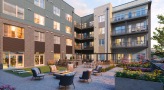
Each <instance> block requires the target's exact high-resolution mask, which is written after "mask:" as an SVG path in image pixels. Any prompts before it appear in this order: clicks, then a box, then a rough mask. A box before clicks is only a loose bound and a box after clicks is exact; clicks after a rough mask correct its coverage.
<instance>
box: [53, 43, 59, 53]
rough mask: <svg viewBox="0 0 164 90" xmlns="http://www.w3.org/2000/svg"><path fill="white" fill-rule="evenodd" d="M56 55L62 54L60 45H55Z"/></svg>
mask: <svg viewBox="0 0 164 90" xmlns="http://www.w3.org/2000/svg"><path fill="white" fill-rule="evenodd" d="M54 53H60V45H59V44H54Z"/></svg>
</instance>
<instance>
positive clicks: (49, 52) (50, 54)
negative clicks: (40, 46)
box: [44, 32, 54, 65]
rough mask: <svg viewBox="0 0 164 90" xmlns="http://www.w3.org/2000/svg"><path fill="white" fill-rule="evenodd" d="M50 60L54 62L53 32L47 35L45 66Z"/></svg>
mask: <svg viewBox="0 0 164 90" xmlns="http://www.w3.org/2000/svg"><path fill="white" fill-rule="evenodd" d="M49 60H54V35H53V32H46V33H45V63H44V64H45V65H47V62H48V61H49Z"/></svg>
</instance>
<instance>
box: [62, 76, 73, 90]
mask: <svg viewBox="0 0 164 90" xmlns="http://www.w3.org/2000/svg"><path fill="white" fill-rule="evenodd" d="M75 74H76V73H71V74H67V75H64V76H60V82H59V88H60V86H65V90H66V86H69V85H73V86H74V89H75V85H74V82H73V79H74V76H75Z"/></svg>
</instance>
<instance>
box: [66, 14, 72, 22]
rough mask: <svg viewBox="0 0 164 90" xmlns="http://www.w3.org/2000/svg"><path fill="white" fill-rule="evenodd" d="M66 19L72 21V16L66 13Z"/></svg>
mask: <svg viewBox="0 0 164 90" xmlns="http://www.w3.org/2000/svg"><path fill="white" fill-rule="evenodd" d="M66 20H67V21H69V22H72V16H71V15H69V14H66Z"/></svg>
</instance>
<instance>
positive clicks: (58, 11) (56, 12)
mask: <svg viewBox="0 0 164 90" xmlns="http://www.w3.org/2000/svg"><path fill="white" fill-rule="evenodd" d="M54 14H55V15H57V16H60V9H59V8H57V7H55V6H54Z"/></svg>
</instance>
